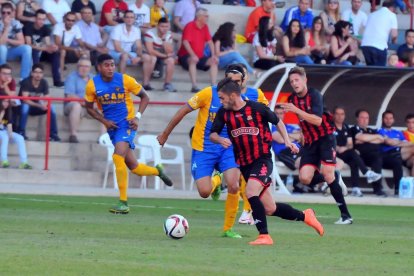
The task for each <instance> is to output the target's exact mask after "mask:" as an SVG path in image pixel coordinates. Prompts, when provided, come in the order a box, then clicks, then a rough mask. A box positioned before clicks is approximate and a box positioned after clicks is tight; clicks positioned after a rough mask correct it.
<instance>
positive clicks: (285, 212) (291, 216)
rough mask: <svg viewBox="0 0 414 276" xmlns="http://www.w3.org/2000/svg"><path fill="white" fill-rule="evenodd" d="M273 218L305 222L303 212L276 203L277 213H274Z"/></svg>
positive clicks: (287, 205) (284, 204)
mask: <svg viewBox="0 0 414 276" xmlns="http://www.w3.org/2000/svg"><path fill="white" fill-rule="evenodd" d="M273 216H276V217H280V218H282V219H286V220H296V221H304V220H305V215H304V214H303V212H302V211H299V210H297V209H295V208H293V207H292V206H290V205H289V204H286V203H276V211H275V212H274V213H273Z"/></svg>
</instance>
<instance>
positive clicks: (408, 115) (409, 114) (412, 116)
mask: <svg viewBox="0 0 414 276" xmlns="http://www.w3.org/2000/svg"><path fill="white" fill-rule="evenodd" d="M411 119H414V113H408V114H407V116H405V122H407V121H408V120H411Z"/></svg>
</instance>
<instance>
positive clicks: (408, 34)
mask: <svg viewBox="0 0 414 276" xmlns="http://www.w3.org/2000/svg"><path fill="white" fill-rule="evenodd" d="M413 52H414V29H408V30H406V31H405V43H404V44H402V45H400V46H399V47H398V49H397V55H398V58H399V60H400V61H402V62H404V63H408V56H409V55H410V53H413Z"/></svg>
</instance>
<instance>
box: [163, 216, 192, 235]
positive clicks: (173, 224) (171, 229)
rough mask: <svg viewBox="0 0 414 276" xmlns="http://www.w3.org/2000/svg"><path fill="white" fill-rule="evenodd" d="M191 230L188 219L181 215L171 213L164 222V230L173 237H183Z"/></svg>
mask: <svg viewBox="0 0 414 276" xmlns="http://www.w3.org/2000/svg"><path fill="white" fill-rule="evenodd" d="M188 230H190V227H189V225H188V221H187V219H186V218H185V217H183V216H181V215H177V214H175V215H171V216H169V217H168V218H167V219H166V220H165V222H164V232H165V234H166V235H167V236H168V237H170V238H172V239H181V238H183V237H184V236H185V235H186V234H187V233H188Z"/></svg>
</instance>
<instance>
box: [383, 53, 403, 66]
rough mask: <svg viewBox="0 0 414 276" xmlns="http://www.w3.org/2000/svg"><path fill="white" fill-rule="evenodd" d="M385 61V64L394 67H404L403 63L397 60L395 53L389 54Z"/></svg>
mask: <svg viewBox="0 0 414 276" xmlns="http://www.w3.org/2000/svg"><path fill="white" fill-rule="evenodd" d="M387 63H388V64H387V65H388V66H390V67H395V68H404V67H405V64H404V63H403V62H401V61H399V60H398V56H397V54H391V55H390V56H389V57H388V62H387Z"/></svg>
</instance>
